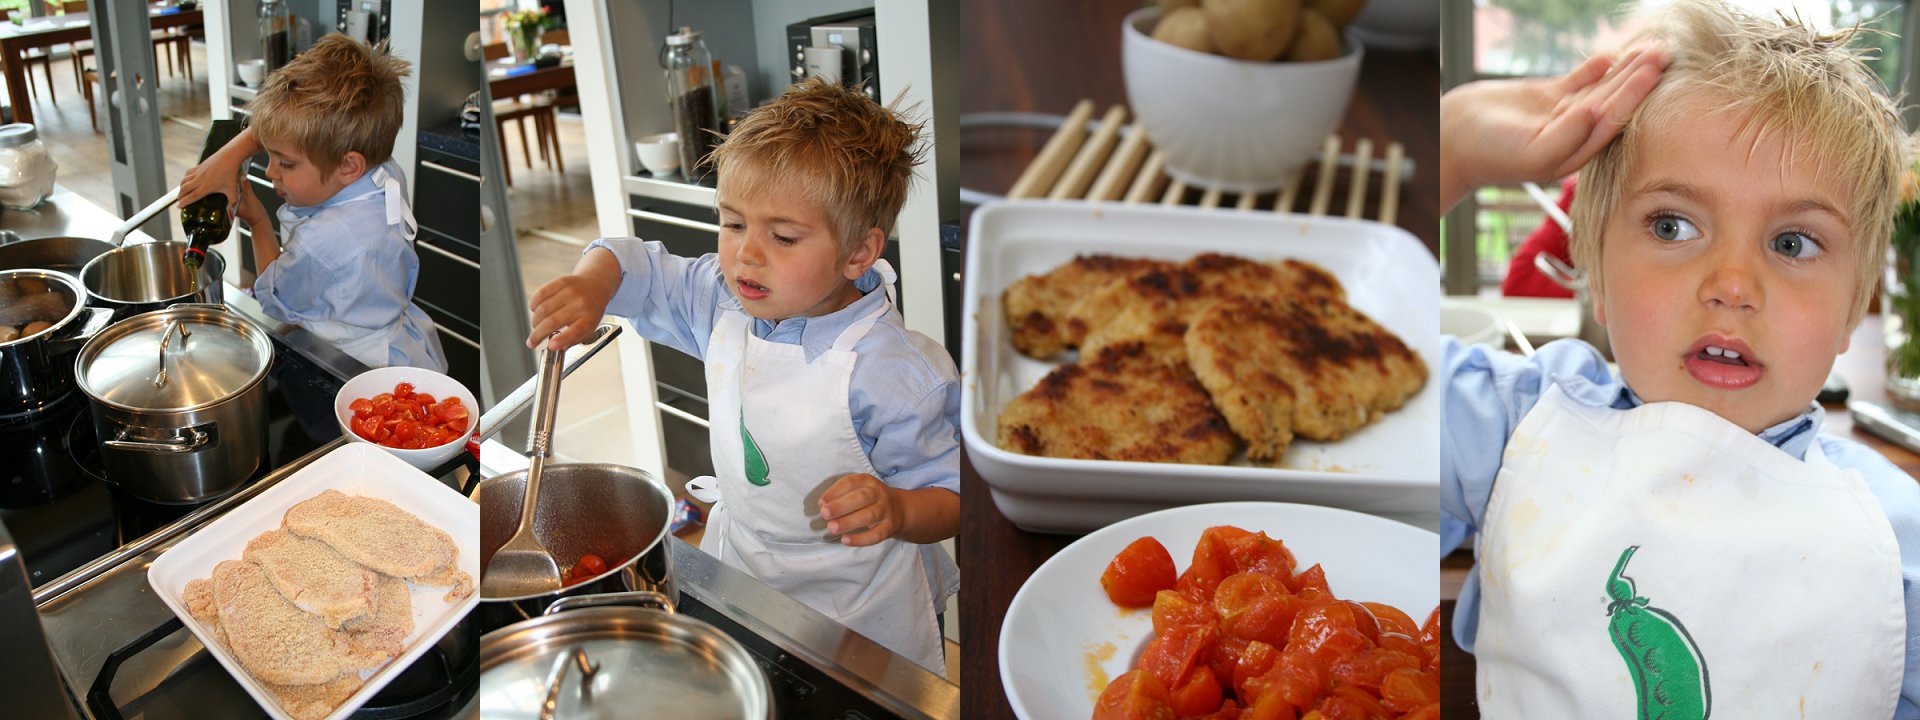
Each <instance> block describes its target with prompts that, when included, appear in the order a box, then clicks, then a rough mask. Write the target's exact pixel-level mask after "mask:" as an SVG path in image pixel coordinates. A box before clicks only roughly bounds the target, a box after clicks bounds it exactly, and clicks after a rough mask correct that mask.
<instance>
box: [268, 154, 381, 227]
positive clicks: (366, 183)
mask: <svg viewBox="0 0 1920 720" xmlns="http://www.w3.org/2000/svg"><path fill="white" fill-rule="evenodd" d="M387 162H393V161H392V160H388V161H387ZM386 164H387V163H381V164H379V165H375V166H373V167H370V168H367V171H366V172H363V173H360V179H358V180H355V181H353V182H351V183H348V184H347V186H346V187H343V188H340V192H337V193H334V194H333V197H330V198H327V199H326V201H325V202H322V203H320V204H318V205H295V204H293V203H287V208H289V209H290V210H292V211H293V214H294V215H295V216H298V217H303V218H304V217H308V216H310V215H313V214H314V213H317V212H320V211H321V210H323V209H326V208H330V207H333V206H335V205H339V204H340V203H343V202H346V201H348V200H352V199H354V198H358V197H360V196H362V195H365V194H367V193H370V192H373V191H375V190H379V189H380V186H379V185H375V184H374V182H373V174H374V171H376V170H379V169H380V168H383V167H385V166H386Z"/></svg>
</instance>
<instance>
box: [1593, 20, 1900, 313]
mask: <svg viewBox="0 0 1920 720" xmlns="http://www.w3.org/2000/svg"><path fill="white" fill-rule="evenodd" d="M1654 28H1655V29H1653V30H1650V31H1648V32H1646V33H1643V37H1647V36H1650V37H1652V38H1653V39H1655V40H1657V41H1658V42H1659V44H1660V45H1661V46H1662V47H1663V48H1664V49H1665V51H1666V53H1667V57H1668V59H1669V62H1668V65H1667V69H1666V72H1665V73H1664V74H1663V75H1661V78H1660V84H1659V86H1658V87H1656V88H1654V90H1653V92H1652V93H1651V94H1649V95H1648V96H1647V99H1646V100H1645V101H1644V102H1642V103H1641V104H1640V108H1639V110H1637V111H1635V112H1634V114H1633V117H1632V118H1630V119H1628V121H1627V124H1626V127H1625V128H1623V129H1622V131H1621V133H1620V135H1619V137H1617V138H1615V139H1614V141H1613V142H1612V143H1610V144H1608V145H1607V147H1606V148H1605V149H1603V150H1601V152H1600V154H1599V155H1597V156H1595V157H1594V159H1593V160H1592V161H1591V162H1589V163H1588V164H1587V166H1586V167H1585V168H1584V169H1582V170H1581V171H1580V182H1579V190H1578V192H1576V193H1575V195H1574V200H1573V211H1572V213H1571V214H1572V217H1573V232H1572V233H1571V234H1570V236H1569V238H1568V242H1569V245H1570V249H1571V251H1572V253H1573V259H1574V264H1575V265H1577V266H1579V267H1581V268H1583V269H1585V270H1586V273H1587V278H1588V283H1590V286H1591V287H1595V288H1600V287H1603V286H1602V285H1601V282H1602V280H1603V279H1602V277H1601V275H1600V255H1601V252H1602V249H1603V248H1602V242H1601V237H1600V236H1601V233H1602V230H1603V228H1604V227H1605V226H1606V220H1607V217H1608V216H1610V215H1611V214H1612V213H1613V212H1614V208H1615V207H1616V206H1617V205H1618V204H1619V201H1620V194H1621V192H1622V190H1623V186H1624V185H1625V184H1626V181H1627V178H1628V177H1629V176H1630V175H1631V170H1632V167H1633V163H1634V161H1635V160H1636V158H1635V148H1636V147H1637V146H1638V144H1639V143H1638V140H1639V138H1640V136H1641V134H1643V133H1648V132H1659V131H1660V130H1661V129H1662V128H1666V127H1671V121H1673V120H1674V119H1676V118H1677V117H1678V116H1680V114H1681V113H1684V112H1689V111H1694V110H1697V109H1699V108H1701V107H1702V106H1703V102H1704V103H1706V105H1707V106H1708V107H1710V108H1711V110H1710V111H1711V112H1716V113H1731V114H1733V115H1734V116H1735V117H1741V118H1744V120H1743V122H1742V126H1741V130H1742V132H1743V133H1744V134H1746V135H1747V136H1748V137H1750V138H1751V139H1752V140H1753V141H1755V142H1758V141H1759V140H1761V139H1763V138H1767V137H1770V136H1771V137H1779V138H1785V139H1787V142H1786V143H1785V144H1786V146H1787V152H1788V154H1789V159H1790V160H1792V159H1794V158H1796V157H1803V158H1813V159H1816V160H1817V162H1819V163H1821V164H1822V165H1823V166H1824V167H1828V168H1832V169H1834V170H1835V171H1836V172H1837V173H1839V175H1840V176H1841V177H1843V178H1844V179H1845V180H1844V181H1845V182H1846V183H1847V187H1846V188H1844V190H1845V191H1846V197H1848V198H1851V205H1850V206H1849V207H1845V208H1840V210H1841V211H1842V212H1844V213H1846V214H1847V215H1848V217H1849V218H1850V223H1849V224H1850V226H1851V229H1852V232H1853V234H1854V247H1856V248H1858V249H1859V252H1858V255H1857V260H1858V262H1859V267H1858V268H1857V273H1858V275H1857V280H1858V282H1857V283H1856V287H1855V297H1854V303H1853V308H1852V312H1851V314H1850V315H1849V316H1848V323H1849V326H1851V325H1852V324H1855V323H1858V322H1859V320H1860V317H1861V315H1862V314H1863V313H1864V312H1866V308H1867V304H1868V303H1869V302H1870V301H1871V300H1872V297H1873V289H1874V286H1875V280H1876V278H1877V277H1878V275H1879V272H1880V268H1881V267H1882V265H1883V264H1884V262H1885V260H1886V254H1887V240H1888V236H1889V234H1890V233H1891V232H1892V228H1893V211H1894V207H1895V203H1896V197H1895V193H1897V192H1898V190H1899V187H1900V173H1901V170H1902V168H1903V167H1904V166H1905V161H1906V139H1905V137H1904V136H1903V134H1902V131H1901V126H1900V117H1899V114H1898V112H1897V110H1896V107H1895V104H1894V102H1893V100H1892V99H1890V98H1889V97H1888V95H1887V93H1886V90H1885V88H1884V86H1883V85H1882V84H1881V82H1880V80H1879V78H1878V77H1876V76H1875V75H1874V74H1873V71H1872V70H1870V69H1869V68H1868V67H1867V66H1866V65H1865V64H1864V63H1863V62H1861V59H1862V57H1864V55H1863V54H1862V52H1861V51H1859V50H1856V49H1853V48H1850V47H1848V43H1849V42H1850V41H1852V40H1853V38H1854V37H1855V36H1857V35H1858V34H1860V33H1861V32H1871V31H1864V30H1861V29H1859V28H1848V29H1842V30H1838V31H1836V32H1834V33H1832V34H1830V35H1827V34H1821V33H1820V32H1818V31H1816V30H1814V29H1813V28H1811V27H1808V26H1807V25H1806V24H1804V23H1802V22H1800V21H1799V20H1798V19H1797V18H1787V17H1784V16H1782V17H1781V19H1780V22H1777V23H1776V22H1772V21H1769V20H1765V19H1761V18H1758V17H1754V16H1753V15H1750V14H1747V13H1745V12H1742V11H1740V10H1738V9H1735V8H1732V7H1729V6H1727V5H1725V4H1723V3H1722V2H1720V1H1719V0H1674V1H1673V2H1672V3H1671V4H1670V5H1669V6H1667V7H1665V8H1663V9H1662V11H1661V12H1660V13H1659V14H1658V16H1657V19H1656V21H1655V23H1654ZM1701 98H1710V99H1711V101H1710V102H1709V101H1703V100H1701Z"/></svg>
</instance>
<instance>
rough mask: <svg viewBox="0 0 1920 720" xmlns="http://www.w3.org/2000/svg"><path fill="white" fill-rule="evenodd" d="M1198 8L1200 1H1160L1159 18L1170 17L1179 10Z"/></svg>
mask: <svg viewBox="0 0 1920 720" xmlns="http://www.w3.org/2000/svg"><path fill="white" fill-rule="evenodd" d="M1197 7H1200V0H1160V17H1166V16H1168V15H1172V14H1173V11H1175V10H1179V9H1180V8H1197Z"/></svg>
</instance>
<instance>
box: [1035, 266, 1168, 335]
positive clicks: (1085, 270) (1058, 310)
mask: <svg viewBox="0 0 1920 720" xmlns="http://www.w3.org/2000/svg"><path fill="white" fill-rule="evenodd" d="M1157 266H1168V267H1170V266H1171V263H1167V262H1164V261H1160V260H1148V259H1145V258H1122V257H1114V256H1112V255H1082V256H1079V257H1076V258H1074V259H1073V260H1072V261H1071V262H1068V263H1066V264H1064V265H1061V266H1060V267H1057V268H1054V269H1053V270H1052V271H1051V272H1048V273H1046V274H1044V275H1029V276H1027V277H1024V278H1021V279H1019V280H1017V281H1015V282H1014V283H1013V284H1012V285H1010V286H1008V287H1007V291H1006V292H1005V293H1004V294H1002V295H1001V298H1000V305H1001V307H1002V308H1004V309H1005V310H1006V318H1007V327H1008V328H1010V329H1011V330H1012V331H1013V347H1014V349H1017V350H1019V351H1020V352H1022V353H1025V354H1027V356H1029V357H1034V358H1040V359H1042V360H1044V359H1047V358H1050V357H1053V356H1055V355H1059V354H1060V353H1061V351H1063V350H1066V349H1067V348H1068V347H1070V346H1072V345H1074V344H1075V343H1076V342H1077V341H1078V337H1077V336H1075V337H1073V338H1069V337H1068V336H1067V334H1066V328H1065V327H1064V322H1065V320H1066V316H1067V312H1068V311H1069V310H1071V309H1073V306H1074V305H1075V304H1076V303H1078V302H1079V301H1080V298H1082V297H1085V296H1086V295H1087V294H1088V293H1091V292H1093V291H1094V290H1097V289H1099V288H1100V287H1101V286H1103V285H1106V284H1107V283H1109V282H1112V281H1114V280H1117V279H1120V278H1122V277H1125V276H1127V275H1130V274H1133V273H1134V272H1136V271H1139V270H1144V269H1146V268H1149V267H1157Z"/></svg>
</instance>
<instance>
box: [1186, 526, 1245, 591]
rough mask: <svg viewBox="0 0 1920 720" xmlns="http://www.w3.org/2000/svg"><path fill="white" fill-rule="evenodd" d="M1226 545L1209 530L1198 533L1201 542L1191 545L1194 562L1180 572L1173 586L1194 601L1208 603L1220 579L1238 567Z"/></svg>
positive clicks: (1225, 577)
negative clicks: (1184, 570)
mask: <svg viewBox="0 0 1920 720" xmlns="http://www.w3.org/2000/svg"><path fill="white" fill-rule="evenodd" d="M1238 569H1239V568H1238V567H1237V566H1236V565H1235V564H1234V562H1233V556H1232V555H1231V554H1230V553H1229V552H1228V549H1227V545H1226V543H1225V542H1223V541H1222V540H1221V539H1220V537H1219V536H1218V535H1215V534H1214V533H1213V532H1212V531H1211V530H1209V531H1207V532H1206V533H1204V534H1202V535H1201V536H1200V542H1199V543H1198V544H1196V545H1194V547H1193V564H1192V565H1188V566H1187V571H1186V572H1184V573H1181V575H1180V579H1179V581H1178V582H1176V583H1175V584H1174V589H1175V590H1179V591H1180V593H1181V594H1183V595H1186V596H1187V597H1190V598H1193V600H1194V602H1198V603H1206V604H1211V603H1212V602H1213V590H1214V588H1216V587H1219V586H1220V581H1221V580H1225V579H1227V576H1228V575H1232V574H1234V573H1235V572H1237V571H1238Z"/></svg>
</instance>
